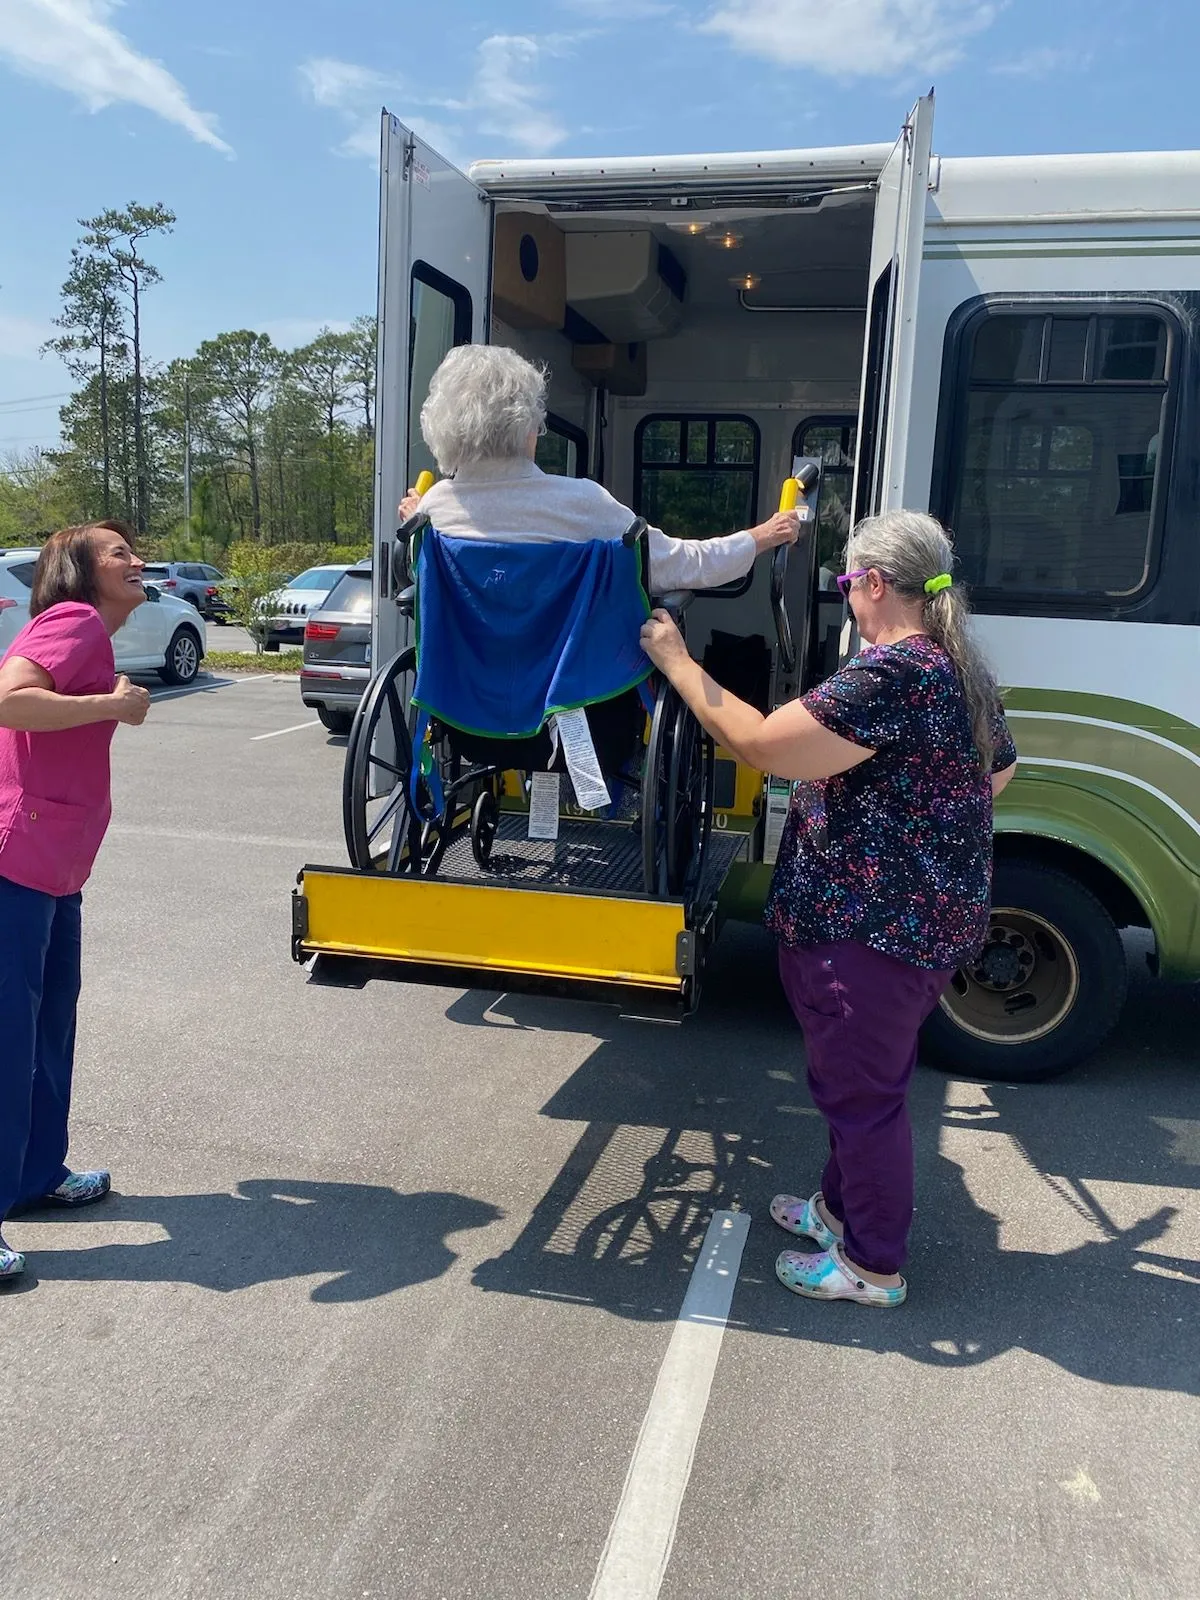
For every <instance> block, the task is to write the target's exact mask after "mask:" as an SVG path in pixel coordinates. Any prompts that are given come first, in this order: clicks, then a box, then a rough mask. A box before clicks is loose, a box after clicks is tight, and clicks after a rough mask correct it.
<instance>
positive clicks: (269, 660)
mask: <svg viewBox="0 0 1200 1600" xmlns="http://www.w3.org/2000/svg"><path fill="white" fill-rule="evenodd" d="M303 660H304V651H303V650H280V651H278V652H277V653H275V652H270V651H266V650H264V651H263V652H262V654H261V655H251V654H250V653H249V652H248V651H245V650H210V651H209V652H208V654H207V655H206V656H205V658H204V665H205V666H206V667H207V668H208V670H209V671H210V672H299V671H300V666H301V663H302V662H303Z"/></svg>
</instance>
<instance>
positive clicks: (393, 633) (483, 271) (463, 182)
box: [371, 111, 492, 665]
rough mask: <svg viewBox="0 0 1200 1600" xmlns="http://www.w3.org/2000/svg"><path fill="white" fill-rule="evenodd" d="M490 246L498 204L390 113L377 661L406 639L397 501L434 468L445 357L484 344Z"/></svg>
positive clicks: (382, 298) (385, 154) (382, 255)
mask: <svg viewBox="0 0 1200 1600" xmlns="http://www.w3.org/2000/svg"><path fill="white" fill-rule="evenodd" d="M491 248H492V206H491V202H490V200H489V199H488V198H487V196H486V195H485V194H484V192H483V190H482V189H480V188H478V187H477V185H475V184H473V183H472V182H471V180H470V179H469V178H467V177H465V176H464V175H463V174H462V173H461V172H459V171H458V169H457V168H456V167H453V166H451V165H450V163H449V162H448V161H446V160H444V159H443V158H442V157H441V156H440V155H438V154H437V152H436V151H435V150H432V149H430V147H429V146H428V145H427V144H425V143H424V142H423V140H421V139H418V138H417V136H416V135H415V134H414V133H412V132H411V130H410V129H408V128H406V127H405V126H404V124H403V123H401V122H398V121H397V119H396V118H395V117H393V116H391V115H390V114H389V113H388V112H386V111H385V112H384V114H383V141H382V166H381V174H380V196H379V347H378V357H377V360H378V366H377V375H378V388H377V401H376V419H375V420H376V437H375V571H374V586H375V606H374V616H375V625H374V628H373V630H372V635H373V637H372V641H371V642H372V660H373V661H374V662H376V663H377V664H379V665H382V664H383V663H384V662H385V661H387V660H388V659H389V658H390V657H391V656H392V655H394V654H395V652H396V651H397V650H399V649H401V648H402V647H403V646H404V645H405V644H406V643H407V642H408V640H407V623H406V620H405V618H403V617H402V616H401V615H400V613H399V612H398V611H397V609H396V606H395V604H394V603H393V594H394V588H395V585H394V583H393V581H392V560H391V553H392V541H393V538H394V536H395V531H396V507H397V505H398V504H399V502H400V499H401V496H402V495H403V494H404V491H405V489H406V488H407V487H408V485H409V484H411V483H415V482H416V479H417V475H418V474H419V473H420V472H421V471H422V470H424V469H425V468H426V467H429V468H432V466H433V463H432V461H431V460H430V459H429V453H428V451H427V450H426V448H425V445H424V442H423V440H422V439H421V428H420V414H421V406H422V404H423V402H424V400H425V396H426V394H427V393H428V391H429V380H430V378H431V377H432V376H433V373H434V370H435V369H436V367H437V366H438V363H439V362H440V361H441V360H442V357H443V356H444V355H445V354H446V352H447V351H448V350H449V349H451V347H452V346H454V345H456V344H470V343H474V342H481V341H483V340H485V339H486V338H487V330H488V307H489V301H490V293H489V291H490V278H491Z"/></svg>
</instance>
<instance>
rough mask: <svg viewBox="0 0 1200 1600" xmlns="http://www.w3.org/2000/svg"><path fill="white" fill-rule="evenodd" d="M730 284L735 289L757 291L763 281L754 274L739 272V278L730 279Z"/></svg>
mask: <svg viewBox="0 0 1200 1600" xmlns="http://www.w3.org/2000/svg"><path fill="white" fill-rule="evenodd" d="M729 281H730V283H731V284H732V285H733V287H734V288H735V289H742V290H749V289H757V288H758V286H759V284H760V283H761V282H762V279H761V278H760V277H759V276H758V274H757V273H754V272H739V273H738V275H737V277H735V278H730V280H729Z"/></svg>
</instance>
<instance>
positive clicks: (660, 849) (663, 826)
mask: <svg viewBox="0 0 1200 1600" xmlns="http://www.w3.org/2000/svg"><path fill="white" fill-rule="evenodd" d="M716 770H717V769H716V758H715V751H714V748H713V742H712V740H711V739H710V738H709V736H708V735H707V734H706V733H705V731H704V729H703V728H702V727H701V726H700V724H699V723H698V722H697V721H696V719H695V717H694V716H693V715H692V713H691V712H690V711H689V710H688V708H687V706H685V705H684V703H683V701H682V700H681V699H680V698H679V696H678V694H676V692H675V690H674V689H673V688H672V687H671V685H670V684H669V683H666V682H663V683H661V684H660V685H659V689H658V696H657V698H656V699H655V702H654V715H653V717H652V718H651V721H650V738H649V740H648V742H647V745H646V764H645V767H644V769H643V772H642V884H643V888H644V890H645V892H646V894H653V895H678V894H684V893H685V892H686V891H687V890H688V888H689V887H691V886H694V885H695V883H696V880H697V879H698V877H699V871H700V864H701V862H702V860H703V857H704V851H705V849H706V847H707V845H708V840H709V835H710V834H711V832H712V816H713V797H714V785H715V783H716Z"/></svg>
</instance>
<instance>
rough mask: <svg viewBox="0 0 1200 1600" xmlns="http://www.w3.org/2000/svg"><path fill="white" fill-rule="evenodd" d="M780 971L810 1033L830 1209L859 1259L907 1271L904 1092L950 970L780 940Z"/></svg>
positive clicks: (849, 1251)
mask: <svg viewBox="0 0 1200 1600" xmlns="http://www.w3.org/2000/svg"><path fill="white" fill-rule="evenodd" d="M779 975H780V978H781V979H782V980H783V987H784V992H785V993H786V995H787V997H788V1001H789V1003H790V1005H791V1008H792V1010H793V1011H794V1012H795V1014H796V1020H797V1021H798V1022H799V1024H800V1026H801V1028H802V1029H803V1030H804V1044H805V1050H806V1053H807V1057H808V1087H809V1092H810V1093H811V1095H812V1098H813V1104H814V1105H815V1106H816V1107H817V1110H818V1111H820V1113H821V1115H822V1116H823V1117H824V1119H825V1122H826V1124H827V1126H828V1128H829V1160H828V1162H827V1163H826V1166H825V1171H824V1173H823V1174H822V1177H821V1193H822V1195H823V1196H824V1198H825V1205H826V1207H827V1209H828V1210H829V1212H830V1214H831V1215H832V1216H834V1217H836V1218H837V1219H838V1221H839V1222H841V1223H842V1224H843V1225H844V1228H845V1250H846V1255H847V1256H848V1257H849V1259H850V1260H851V1261H853V1262H854V1263H855V1264H856V1265H857V1266H860V1267H865V1268H866V1270H867V1271H868V1272H879V1273H892V1272H899V1270H900V1268H901V1266H902V1265H903V1263H904V1258H905V1254H906V1251H907V1244H908V1231H909V1228H910V1227H911V1225H912V1213H913V1147H912V1128H911V1125H910V1124H909V1120H908V1109H907V1106H906V1105H905V1098H906V1096H907V1093H908V1082H909V1079H910V1078H911V1077H912V1073H913V1068H914V1067H915V1066H916V1064H917V1033H918V1030H919V1029H920V1027H921V1024H922V1023H923V1022H924V1021H925V1019H926V1017H928V1016H929V1014H930V1012H931V1011H932V1010H933V1008H934V1006H936V1005H937V1002H938V999H939V997H940V995H941V994H942V991H943V990H944V989H945V988H946V986H947V984H948V983H949V982H950V979H951V976H952V973H950V972H931V971H928V970H927V969H925V968H924V967H914V966H911V965H910V964H909V963H908V962H906V961H898V960H897V959H896V958H895V957H894V956H888V955H884V954H882V952H880V951H878V950H872V949H871V948H870V947H869V946H868V945H865V944H854V943H851V942H849V941H847V942H845V943H842V944H826V945H818V946H815V947H814V948H812V949H808V950H802V949H794V948H791V947H789V946H787V945H780V947H779Z"/></svg>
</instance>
